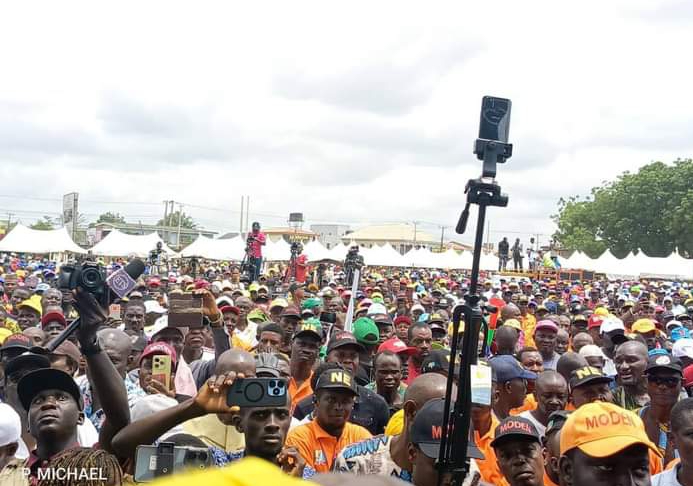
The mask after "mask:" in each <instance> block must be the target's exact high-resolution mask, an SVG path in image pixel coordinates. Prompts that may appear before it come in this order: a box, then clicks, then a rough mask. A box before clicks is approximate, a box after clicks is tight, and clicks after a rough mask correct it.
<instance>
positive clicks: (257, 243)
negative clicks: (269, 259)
mask: <svg viewBox="0 0 693 486" xmlns="http://www.w3.org/2000/svg"><path fill="white" fill-rule="evenodd" d="M266 242H267V239H266V237H265V233H262V232H261V231H260V223H258V222H257V221H255V222H254V223H253V231H251V232H250V233H248V241H247V245H248V247H247V250H246V251H247V254H248V260H249V263H250V265H251V266H252V274H251V275H250V281H251V282H257V279H258V278H259V277H260V268H261V267H262V247H263V246H265V244H266Z"/></svg>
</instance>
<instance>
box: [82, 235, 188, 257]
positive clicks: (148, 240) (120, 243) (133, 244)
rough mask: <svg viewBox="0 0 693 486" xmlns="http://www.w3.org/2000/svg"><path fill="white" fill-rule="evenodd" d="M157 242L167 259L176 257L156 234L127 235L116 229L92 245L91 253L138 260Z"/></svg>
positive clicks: (147, 254) (146, 254)
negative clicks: (131, 257)
mask: <svg viewBox="0 0 693 486" xmlns="http://www.w3.org/2000/svg"><path fill="white" fill-rule="evenodd" d="M159 242H161V243H162V245H163V246H162V248H163V250H164V251H165V252H166V254H167V255H168V256H169V257H176V256H178V254H177V253H176V252H175V251H173V250H171V249H170V248H169V247H168V245H166V243H164V240H162V239H161V237H160V236H159V234H158V233H156V232H154V233H149V234H148V235H129V234H127V233H123V232H121V231H118V230H116V229H114V230H112V231H111V232H110V233H108V234H107V235H106V237H105V238H104V239H103V240H101V241H99V242H98V243H97V244H96V245H94V246H93V247H92V249H91V252H92V253H93V254H94V255H102V256H128V255H137V256H138V257H140V258H146V257H147V256H149V252H150V251H152V250H153V249H154V248H156V244H157V243H159Z"/></svg>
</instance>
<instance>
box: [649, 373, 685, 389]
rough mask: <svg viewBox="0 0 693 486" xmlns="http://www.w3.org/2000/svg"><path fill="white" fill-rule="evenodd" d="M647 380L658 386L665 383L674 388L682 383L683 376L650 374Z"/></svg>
mask: <svg viewBox="0 0 693 486" xmlns="http://www.w3.org/2000/svg"><path fill="white" fill-rule="evenodd" d="M647 381H648V382H650V383H653V384H655V385H657V386H660V385H665V386H666V387H668V388H674V387H675V386H676V385H678V384H679V383H681V378H677V377H675V376H648V377H647Z"/></svg>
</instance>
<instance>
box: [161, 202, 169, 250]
mask: <svg viewBox="0 0 693 486" xmlns="http://www.w3.org/2000/svg"><path fill="white" fill-rule="evenodd" d="M163 222H164V224H163V227H164V229H162V230H161V232H162V233H163V234H162V235H161V236H162V237H163V239H164V241H166V242H168V236H167V233H168V232H167V231H166V226H167V225H168V201H164V220H163Z"/></svg>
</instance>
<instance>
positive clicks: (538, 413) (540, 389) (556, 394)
mask: <svg viewBox="0 0 693 486" xmlns="http://www.w3.org/2000/svg"><path fill="white" fill-rule="evenodd" d="M534 397H535V398H536V400H537V408H536V409H535V410H527V411H525V412H522V413H521V414H520V417H523V418H526V419H527V420H529V421H530V422H532V424H533V425H534V427H535V428H536V430H537V432H538V433H539V436H540V437H543V436H544V433H545V432H546V425H547V424H548V422H549V416H550V415H551V414H552V413H553V412H557V411H559V410H563V409H565V406H566V404H567V403H568V384H567V383H566V381H565V378H563V377H562V376H561V375H560V374H558V373H557V372H555V371H553V370H547V371H544V372H543V373H541V374H539V376H538V377H537V381H536V383H535V387H534Z"/></svg>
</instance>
